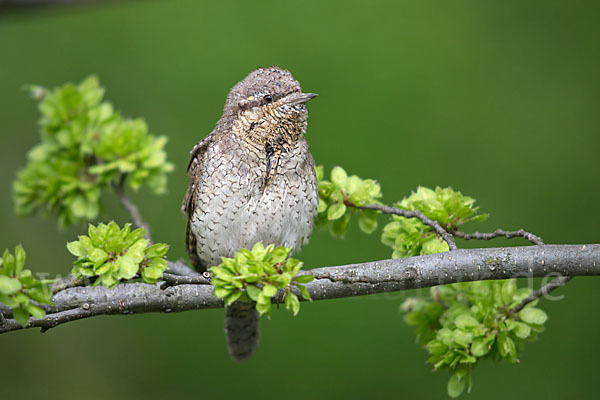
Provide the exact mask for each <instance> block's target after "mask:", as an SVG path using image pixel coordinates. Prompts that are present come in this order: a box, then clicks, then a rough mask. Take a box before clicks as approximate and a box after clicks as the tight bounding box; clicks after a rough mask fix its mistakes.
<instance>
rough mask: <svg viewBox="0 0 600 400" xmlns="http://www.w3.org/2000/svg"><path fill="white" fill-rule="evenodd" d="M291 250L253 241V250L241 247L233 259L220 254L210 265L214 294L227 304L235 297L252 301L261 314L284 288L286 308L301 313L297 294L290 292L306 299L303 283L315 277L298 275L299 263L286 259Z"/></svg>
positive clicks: (268, 313) (268, 312) (233, 300)
mask: <svg viewBox="0 0 600 400" xmlns="http://www.w3.org/2000/svg"><path fill="white" fill-rule="evenodd" d="M289 254H290V249H289V248H285V247H281V246H278V247H275V246H274V245H269V246H267V247H265V246H264V245H263V244H262V243H260V242H259V243H256V244H255V245H254V247H252V250H247V249H241V250H239V251H238V252H237V253H236V254H235V256H234V257H233V258H226V257H223V262H222V263H221V264H220V265H219V266H217V267H211V268H210V271H211V272H212V274H213V277H214V278H213V280H212V283H213V285H214V286H215V289H214V295H215V296H216V297H218V298H222V299H225V305H226V306H229V305H231V304H233V302H235V301H236V300H238V299H239V300H240V301H255V302H256V310H257V311H258V313H259V314H260V315H263V314H266V315H267V316H270V315H271V298H272V297H273V296H275V295H276V294H277V291H278V290H282V291H283V295H284V298H285V300H284V303H285V308H286V309H287V310H288V311H289V312H291V313H292V314H294V316H296V315H298V312H300V301H299V300H298V296H296V295H295V294H294V293H292V290H291V289H292V287H295V288H297V289H298V290H299V291H300V294H301V295H302V297H303V298H304V299H305V300H310V295H309V294H308V292H307V291H306V287H305V286H304V285H303V284H304V283H308V282H310V281H312V280H313V279H314V277H313V276H312V275H309V274H302V275H299V274H298V273H299V272H300V268H302V262H301V261H299V260H296V259H294V258H288V256H289Z"/></svg>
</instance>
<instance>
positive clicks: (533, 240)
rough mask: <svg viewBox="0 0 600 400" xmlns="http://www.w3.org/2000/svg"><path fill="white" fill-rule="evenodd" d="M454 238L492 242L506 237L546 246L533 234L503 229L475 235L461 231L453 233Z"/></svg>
mask: <svg viewBox="0 0 600 400" xmlns="http://www.w3.org/2000/svg"><path fill="white" fill-rule="evenodd" d="M453 234H454V236H456V237H459V238H461V239H465V240H471V239H477V240H492V239H495V238H498V237H500V236H504V237H506V238H507V239H512V238H515V237H522V238H525V239H527V240H529V241H530V242H531V243H533V244H539V245H542V244H544V241H543V240H542V238H541V237H539V236H536V235H534V234H533V233H531V232H527V231H525V230H523V229H519V230H518V231H505V230H503V229H496V230H495V231H494V232H486V233H483V232H473V233H465V232H461V231H455V232H453Z"/></svg>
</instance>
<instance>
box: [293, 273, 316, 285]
mask: <svg viewBox="0 0 600 400" xmlns="http://www.w3.org/2000/svg"><path fill="white" fill-rule="evenodd" d="M314 279H315V277H314V275H311V274H302V275H298V276H295V277H294V282H296V283H308V282H312V281H313V280H314Z"/></svg>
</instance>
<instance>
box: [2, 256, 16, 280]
mask: <svg viewBox="0 0 600 400" xmlns="http://www.w3.org/2000/svg"><path fill="white" fill-rule="evenodd" d="M3 262H4V267H3V268H4V270H5V271H6V272H7V273H8V275H15V257H14V256H13V255H12V254H10V253H9V251H8V250H4V256H3Z"/></svg>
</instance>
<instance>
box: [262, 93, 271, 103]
mask: <svg viewBox="0 0 600 400" xmlns="http://www.w3.org/2000/svg"><path fill="white" fill-rule="evenodd" d="M263 99H264V100H265V102H266V103H270V102H272V101H273V96H271V95H270V94H267V95H266V96H265V97H263Z"/></svg>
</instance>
